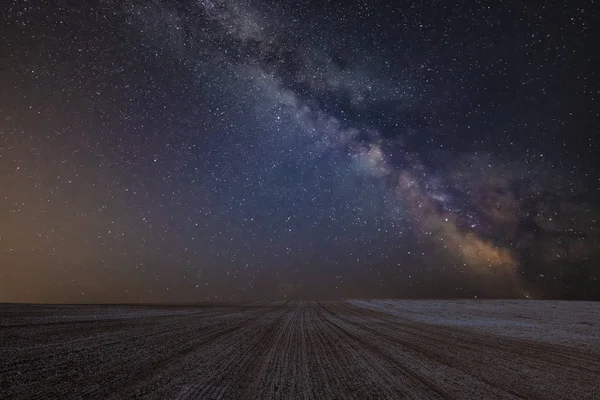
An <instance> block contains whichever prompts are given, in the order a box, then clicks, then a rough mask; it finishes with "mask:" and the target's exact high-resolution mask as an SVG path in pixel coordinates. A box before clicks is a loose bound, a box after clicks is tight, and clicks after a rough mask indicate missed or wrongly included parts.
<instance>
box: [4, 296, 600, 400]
mask: <svg viewBox="0 0 600 400" xmlns="http://www.w3.org/2000/svg"><path fill="white" fill-rule="evenodd" d="M551 303H552V302H545V303H544V304H543V306H539V307H537V305H536V303H534V302H522V303H519V302H503V301H496V302H489V301H488V302H482V301H471V302H469V301H466V302H465V301H463V302H444V301H437V302H429V303H427V302H418V301H417V302H406V301H379V302H378V301H374V302H370V301H339V302H272V303H251V304H230V305H218V304H213V305H199V306H122V305H121V306H38V305H10V304H4V305H0V398H1V399H46V398H60V399H67V398H86V399H87V398H98V399H110V398H113V399H122V398H144V399H146V398H148V399H186V398H199V399H262V398H268V399H295V398H298V399H328V398H336V399H361V400H362V399H404V398H407V399H409V398H410V399H523V398H525V399H600V325H599V324H600V322H599V321H600V319H599V318H598V317H600V304H594V303H577V302H572V303H563V302H556V304H557V306H556V307H554V306H550V305H551ZM539 304H542V303H539ZM539 304H538V305H539ZM536 307H537V310H539V311H536ZM503 309H509V310H510V312H504V313H503V312H502V310H503ZM557 309H558V310H559V311H560V312H556V310H557ZM565 310H566V311H565ZM568 310H571V312H568ZM453 315H457V316H460V317H456V318H453V317H452V316H453ZM487 315H491V316H493V318H492V319H493V323H491V322H490V321H488V320H487V319H486V316H487ZM573 315H575V316H576V318H575V317H572V316H573ZM470 316H472V317H470ZM533 316H535V318H534V317H533ZM570 316H571V317H570ZM569 318H571V319H573V318H575V319H576V320H577V321H571V319H569ZM563 320H564V321H563ZM579 320H581V321H579ZM465 321H466V322H465ZM482 321H483V322H482ZM524 321H525V322H524ZM561 321H562V323H561ZM523 323H525V324H526V328H527V329H525V332H527V334H521V329H520V327H522V324H523ZM579 323H580V325H581V326H576V327H575V328H574V327H573V326H572V325H573V324H579ZM494 324H495V325H494ZM511 324H512V325H511ZM520 324H521V325H520ZM494 326H497V327H499V328H498V332H495V328H494ZM511 326H512V328H511V329H509V328H510V327H511ZM536 326H539V327H541V328H540V329H538V330H537V331H536V329H535V327H536ZM532 332H533V333H532ZM582 332H583V333H582Z"/></svg>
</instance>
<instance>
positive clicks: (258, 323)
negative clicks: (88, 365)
mask: <svg viewBox="0 0 600 400" xmlns="http://www.w3.org/2000/svg"><path fill="white" fill-rule="evenodd" d="M284 314H285V306H278V307H269V306H265V307H263V308H262V309H260V310H259V312H258V313H257V314H256V315H251V316H246V317H245V318H244V319H242V320H241V321H238V322H236V323H235V324H234V325H232V326H231V327H229V328H228V329H226V330H223V331H220V332H216V333H215V334H212V335H210V336H209V337H206V336H205V337H203V338H202V339H195V336H194V334H193V333H192V334H191V335H190V336H191V338H188V339H189V340H192V341H193V342H194V344H193V345H189V346H186V347H185V350H182V351H179V352H178V353H177V354H172V355H171V356H170V357H166V358H165V359H164V360H162V363H161V364H160V365H154V366H152V368H151V369H149V370H148V371H146V372H145V373H143V374H138V379H136V380H135V381H129V382H127V387H126V388H124V389H123V390H117V391H115V395H114V398H127V397H131V398H138V397H139V398H172V397H174V396H175V397H176V398H186V396H187V397H191V398H196V396H198V395H197V393H196V392H197V390H198V388H201V387H202V386H207V385H212V386H214V384H211V383H207V381H210V379H211V377H213V376H214V375H215V374H217V373H218V372H219V371H220V369H219V367H217V366H216V365H214V364H215V363H217V362H219V361H224V362H229V363H234V364H235V363H237V362H239V359H240V358H239V357H244V356H245V354H244V353H245V352H246V349H244V348H240V347H239V345H243V344H244V341H243V338H244V337H245V336H250V337H252V338H254V339H255V340H258V339H259V338H261V337H262V335H263V334H264V325H265V322H266V321H269V320H271V319H279V318H282V317H283V316H284ZM234 316H235V314H234ZM242 316H243V315H242ZM236 354H237V355H238V356H239V357H236ZM198 375H200V376H203V378H202V379H201V381H200V382H194V383H190V382H193V378H191V377H194V378H197V377H198ZM161 394H162V396H161ZM203 398H204V397H203ZM206 398H210V397H206Z"/></svg>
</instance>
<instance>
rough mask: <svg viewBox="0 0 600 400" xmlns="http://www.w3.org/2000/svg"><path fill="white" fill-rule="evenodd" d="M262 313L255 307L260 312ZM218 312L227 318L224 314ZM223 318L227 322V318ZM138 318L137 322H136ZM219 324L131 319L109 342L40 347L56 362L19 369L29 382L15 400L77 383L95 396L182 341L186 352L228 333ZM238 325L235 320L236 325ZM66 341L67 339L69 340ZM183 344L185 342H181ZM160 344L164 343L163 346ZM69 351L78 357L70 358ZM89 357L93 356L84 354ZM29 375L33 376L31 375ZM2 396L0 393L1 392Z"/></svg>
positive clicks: (164, 355) (140, 370)
mask: <svg viewBox="0 0 600 400" xmlns="http://www.w3.org/2000/svg"><path fill="white" fill-rule="evenodd" d="M231 311H233V314H235V312H236V310H230V312H229V314H232V312H231ZM264 311H265V310H259V312H263V313H264ZM222 315H225V316H226V315H227V312H225V313H224V314H222ZM214 318H217V320H215V319H214ZM224 321H225V322H228V321H227V319H224ZM140 322H142V323H141V324H140ZM219 322H220V321H219V319H218V317H217V316H215V317H213V318H200V317H197V318H189V316H188V318H185V317H182V318H181V319H180V320H179V321H177V323H173V321H172V318H167V319H166V320H162V321H161V323H159V324H157V326H156V327H155V329H148V328H149V327H148V325H147V324H144V323H143V321H141V320H138V321H135V322H134V324H133V325H132V327H131V329H130V330H129V331H126V332H119V335H108V336H107V338H106V339H107V340H111V341H112V342H110V343H108V342H100V343H94V344H93V345H88V346H81V347H79V348H76V349H74V350H71V351H68V352H57V351H55V350H56V349H53V348H52V347H51V345H49V346H48V347H46V349H45V350H43V351H45V352H47V353H53V354H54V355H55V357H52V358H57V359H58V360H59V362H55V363H53V362H52V361H53V359H52V358H51V359H50V360H48V357H38V360H39V361H37V362H35V363H30V364H29V365H28V366H29V368H27V369H25V370H24V371H19V372H20V374H19V375H20V376H22V380H26V379H27V378H29V382H28V384H27V385H20V387H19V390H17V393H16V396H15V398H24V397H23V396H25V394H27V398H47V396H48V395H52V394H55V395H56V396H58V395H59V394H61V393H62V394H64V393H70V392H73V390H74V389H73V388H76V387H80V388H81V387H86V388H87V389H85V390H82V389H79V390H78V391H77V393H78V396H84V395H85V396H86V397H87V396H94V395H96V394H98V393H97V391H98V390H106V388H107V387H113V388H114V387H117V388H118V387H119V385H121V386H122V385H124V384H126V385H129V384H130V383H131V382H132V381H135V377H136V376H140V375H143V374H145V373H147V371H148V369H149V368H153V367H154V368H160V364H161V362H164V360H165V359H168V358H170V357H171V354H173V352H174V351H177V350H178V346H182V345H184V347H183V349H181V348H179V351H180V352H181V351H185V349H187V348H189V347H191V346H194V345H195V344H196V342H197V341H200V340H206V339H207V337H208V338H210V337H212V335H214V334H215V333H216V334H225V333H227V332H228V330H229V329H230V328H225V329H223V323H221V324H220V323H219ZM225 325H227V324H225ZM241 325H242V324H239V327H241ZM219 329H221V330H219ZM215 330H216V332H215ZM198 331H203V334H202V335H200V336H199V337H193V338H192V340H191V341H187V340H186V339H187V338H188V337H189V336H190V334H194V333H197V332H198ZM196 336H197V335H196ZM66 340H67V341H68V338H67V339H66ZM186 342H188V343H187V344H186ZM190 343H191V344H190ZM165 344H168V345H169V346H164V345H165ZM59 349H60V347H59ZM138 350H139V351H138ZM73 354H75V355H76V356H77V357H72V356H73ZM99 354H104V355H105V357H104V356H103V357H101V359H100V360H98V355H99ZM89 355H92V356H95V357H86V356H89ZM90 358H91V360H90ZM43 359H45V363H41V362H40V361H44V360H43ZM94 359H96V360H97V361H100V363H99V365H92V368H93V370H92V371H89V370H88V371H86V370H85V368H90V366H89V365H87V364H89V363H90V361H93V360H94ZM48 363H50V364H51V367H49V366H48ZM78 363H80V364H84V365H85V367H84V369H83V371H82V369H80V368H74V366H75V365H76V364H78ZM82 372H83V373H82ZM33 374H35V375H36V376H34V377H31V375H33ZM28 375H29V376H28ZM32 378H33V379H32ZM1 394H2V392H0V395H1ZM0 397H3V396H0ZM99 397H101V396H99Z"/></svg>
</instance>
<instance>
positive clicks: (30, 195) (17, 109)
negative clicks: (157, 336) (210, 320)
mask: <svg viewBox="0 0 600 400" xmlns="http://www.w3.org/2000/svg"><path fill="white" fill-rule="evenodd" d="M539 4H541V3H539ZM597 7H598V5H597V4H595V3H594V2H593V1H581V2H566V1H564V2H547V3H545V5H538V4H537V3H536V4H533V3H532V4H531V5H526V4H525V3H521V2H496V1H464V2H462V3H460V4H455V3H454V2H444V1H423V2H408V1H394V0H390V1H387V2H386V1H355V0H343V1H342V0H338V1H300V0H297V1H287V0H284V1H273V2H267V1H260V0H256V1H255V0H195V1H191V0H182V1H175V0H164V1H161V0H154V1H137V0H136V1H132V0H124V1H98V2H96V1H91V2H89V1H85V2H84V1H67V0H65V1H58V0H56V1H51V2H47V1H38V0H29V1H26V0H21V1H12V3H10V2H9V4H8V5H6V4H3V6H2V7H1V8H0V301H18V302H78V303H85V302H140V301H142V302H167V301H168V302H195V301H206V300H211V301H214V300H227V301H229V300H257V299H278V298H299V299H304V298H306V299H327V298H344V297H417V298H421V297H444V298H448V297H471V298H472V297H475V296H477V297H516V298H529V297H531V298H568V299H594V298H595V299H598V298H600V232H599V228H598V223H599V219H600V189H599V185H600V179H599V178H600V170H599V168H598V167H597V166H596V165H597V164H596V163H597V162H598V150H599V149H598V143H599V142H600V79H599V73H598V71H599V70H600V57H599V54H600V49H599V48H598V37H600V32H599V29H598V26H599V17H598V13H597V11H598V9H597Z"/></svg>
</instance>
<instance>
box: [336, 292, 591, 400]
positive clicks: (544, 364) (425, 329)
mask: <svg viewBox="0 0 600 400" xmlns="http://www.w3.org/2000/svg"><path fill="white" fill-rule="evenodd" d="M341 308H343V309H344V310H345V311H344V312H343V313H337V317H338V318H340V319H343V320H344V322H345V323H348V324H351V325H353V326H355V327H356V328H359V329H362V330H364V331H365V332H367V333H368V334H371V335H374V336H375V337H377V340H378V341H380V342H381V343H386V346H388V347H389V348H391V349H394V350H393V353H400V352H402V351H404V352H409V353H412V354H413V355H414V356H413V357H414V358H420V359H421V360H429V361H430V362H431V363H436V362H437V363H439V364H441V365H445V366H447V367H450V368H452V369H454V373H455V374H456V373H457V372H458V373H459V374H460V375H463V376H465V377H468V376H471V377H472V380H473V381H475V382H476V381H480V382H481V383H484V384H487V385H489V386H490V387H491V388H488V389H485V390H484V393H487V396H489V395H490V393H492V392H496V393H497V395H499V396H500V398H509V397H511V396H512V397H514V398H527V399H540V400H542V399H546V398H548V397H547V394H545V393H547V392H548V390H550V391H551V392H552V393H556V394H555V395H553V398H564V399H572V398H581V399H586V398H590V399H595V398H598V397H599V396H600V384H598V382H599V381H600V372H599V371H600V361H599V360H600V357H598V355H597V354H596V355H594V354H585V355H583V354H579V355H580V356H581V357H578V354H577V353H581V351H579V350H576V349H573V348H569V347H565V346H559V345H552V344H548V343H541V342H532V341H520V340H516V339H511V338H505V337H500V336H494V335H489V334H485V333H481V332H476V331H474V330H469V329H464V328H454V327H450V328H448V327H440V326H436V325H433V324H426V323H421V322H416V321H414V320H409V319H407V320H402V319H401V318H399V317H396V316H395V315H394V316H392V315H390V314H385V313H380V312H377V311H372V310H366V312H364V311H365V309H363V308H361V307H358V306H356V305H351V304H348V303H346V304H345V305H344V306H342V307H341ZM352 317H353V318H354V319H352ZM449 338H452V341H451V342H449ZM457 383H459V382H457ZM450 386H452V385H450ZM460 387H461V385H460V383H459V385H458V388H460ZM462 389H463V390H464V387H463V388H462ZM565 389H568V390H565ZM502 393H504V394H502Z"/></svg>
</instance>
